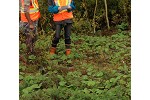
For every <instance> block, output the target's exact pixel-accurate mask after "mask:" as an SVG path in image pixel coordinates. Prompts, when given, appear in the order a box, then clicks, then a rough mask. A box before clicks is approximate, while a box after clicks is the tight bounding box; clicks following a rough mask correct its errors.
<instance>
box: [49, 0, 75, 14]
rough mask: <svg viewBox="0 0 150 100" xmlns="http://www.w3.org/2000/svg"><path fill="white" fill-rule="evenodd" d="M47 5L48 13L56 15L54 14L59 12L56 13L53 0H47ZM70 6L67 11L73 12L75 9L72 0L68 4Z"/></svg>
mask: <svg viewBox="0 0 150 100" xmlns="http://www.w3.org/2000/svg"><path fill="white" fill-rule="evenodd" d="M48 3H49V6H48V11H49V12H50V13H54V14H56V13H58V12H59V11H58V6H56V5H55V2H54V1H53V0H48ZM70 6H71V9H70V10H68V9H67V11H68V12H70V11H73V10H74V9H75V8H76V7H75V3H74V1H73V0H72V2H71V3H70Z"/></svg>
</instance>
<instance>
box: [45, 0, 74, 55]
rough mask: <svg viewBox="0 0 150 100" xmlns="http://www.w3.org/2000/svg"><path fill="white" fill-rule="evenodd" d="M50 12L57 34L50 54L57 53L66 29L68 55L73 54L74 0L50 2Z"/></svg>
mask: <svg viewBox="0 0 150 100" xmlns="http://www.w3.org/2000/svg"><path fill="white" fill-rule="evenodd" d="M48 4H49V6H48V11H49V12H50V13H52V14H53V21H54V23H55V29H56V30H55V34H54V38H53V40H52V46H51V48H50V54H51V55H53V54H55V53H56V47H57V44H58V42H59V39H60V33H61V30H62V28H64V37H65V47H66V55H69V54H71V47H70V44H71V39H70V34H71V27H72V23H73V21H72V18H73V13H72V11H73V10H74V9H75V3H74V1H73V0H48Z"/></svg>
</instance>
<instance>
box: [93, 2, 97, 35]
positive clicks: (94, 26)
mask: <svg viewBox="0 0 150 100" xmlns="http://www.w3.org/2000/svg"><path fill="white" fill-rule="evenodd" d="M96 9H97V0H96V3H95V9H94V16H93V28H94V31H93V32H94V33H95V28H96V25H95V16H96Z"/></svg>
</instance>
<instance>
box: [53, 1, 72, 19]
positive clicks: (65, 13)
mask: <svg viewBox="0 0 150 100" xmlns="http://www.w3.org/2000/svg"><path fill="white" fill-rule="evenodd" d="M71 1H72V0H54V2H55V5H56V6H60V7H62V6H69V5H70V3H71ZM72 18H73V14H72V11H70V12H68V11H67V10H63V11H60V12H58V13H57V14H54V16H53V20H54V21H62V20H66V19H72Z"/></svg>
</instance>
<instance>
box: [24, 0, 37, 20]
mask: <svg viewBox="0 0 150 100" xmlns="http://www.w3.org/2000/svg"><path fill="white" fill-rule="evenodd" d="M21 4H22V5H21V21H23V22H28V20H27V18H26V16H25V11H24V9H25V4H24V0H21ZM29 15H30V18H31V20H32V21H35V20H37V19H39V18H40V12H39V5H38V1H37V0H30V8H29Z"/></svg>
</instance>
